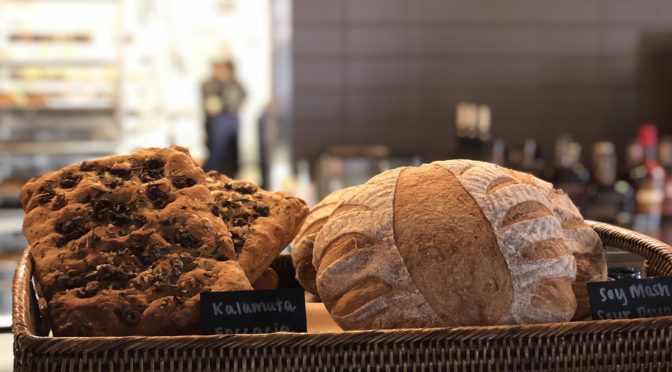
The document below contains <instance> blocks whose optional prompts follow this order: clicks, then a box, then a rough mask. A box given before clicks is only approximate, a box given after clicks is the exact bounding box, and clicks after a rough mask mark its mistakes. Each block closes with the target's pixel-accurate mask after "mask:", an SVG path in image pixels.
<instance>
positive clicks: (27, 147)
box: [0, 141, 117, 155]
mask: <svg viewBox="0 0 672 372" xmlns="http://www.w3.org/2000/svg"><path fill="white" fill-rule="evenodd" d="M116 145H117V144H116V142H113V141H61V142H0V154H3V153H6V154H11V155H35V154H68V155H78V154H92V155H107V154H112V153H114V152H115V150H116Z"/></svg>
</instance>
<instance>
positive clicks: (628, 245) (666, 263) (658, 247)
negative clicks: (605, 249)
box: [586, 220, 672, 276]
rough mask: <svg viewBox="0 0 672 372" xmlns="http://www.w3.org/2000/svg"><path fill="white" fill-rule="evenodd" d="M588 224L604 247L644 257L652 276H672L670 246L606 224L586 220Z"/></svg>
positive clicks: (671, 248) (671, 252) (671, 249)
mask: <svg viewBox="0 0 672 372" xmlns="http://www.w3.org/2000/svg"><path fill="white" fill-rule="evenodd" d="M586 223H587V224H588V225H590V227H592V228H593V230H595V232H596V233H597V235H598V236H599V237H600V239H602V242H603V243H604V245H608V246H610V247H615V248H620V249H622V250H624V251H628V252H630V253H634V254H636V255H638V256H641V257H643V258H644V259H645V260H646V271H647V273H648V274H649V275H650V276H667V275H672V247H670V246H669V245H667V244H665V243H663V242H661V241H659V240H656V239H654V238H651V237H649V236H646V235H644V234H640V233H637V232H634V231H632V230H627V229H624V228H621V227H617V226H613V225H609V224H606V223H602V222H596V221H590V220H586Z"/></svg>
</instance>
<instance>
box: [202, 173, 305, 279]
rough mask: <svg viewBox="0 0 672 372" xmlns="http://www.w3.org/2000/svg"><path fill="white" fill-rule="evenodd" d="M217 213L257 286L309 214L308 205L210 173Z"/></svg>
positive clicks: (249, 184)
mask: <svg viewBox="0 0 672 372" xmlns="http://www.w3.org/2000/svg"><path fill="white" fill-rule="evenodd" d="M207 184H208V188H209V189H210V192H211V193H212V197H213V198H214V201H215V207H214V209H213V210H214V211H215V213H216V214H217V215H219V216H221V218H222V221H224V222H225V223H226V226H227V227H228V230H229V231H230V232H231V238H232V240H233V245H234V249H235V253H236V256H237V259H238V262H240V266H242V268H243V270H245V274H247V277H248V278H249V280H250V282H252V283H254V282H255V281H256V280H257V279H259V277H260V276H261V275H262V273H263V272H264V270H266V268H267V267H269V266H270V265H271V263H273V260H274V259H275V257H277V255H278V254H279V253H280V252H281V251H282V250H283V249H284V248H285V247H286V246H287V245H288V244H289V243H290V242H291V241H292V239H293V238H294V235H296V233H297V231H298V230H299V228H300V227H301V224H302V223H303V220H304V219H305V218H306V215H307V214H308V207H307V206H306V203H305V202H304V201H303V200H301V199H299V198H294V197H290V196H286V195H284V194H283V193H280V192H269V191H266V190H263V189H261V188H259V187H258V186H257V185H255V184H253V183H251V182H246V181H237V180H232V179H230V178H228V177H227V176H225V175H223V174H219V173H217V172H214V171H213V172H208V174H207Z"/></svg>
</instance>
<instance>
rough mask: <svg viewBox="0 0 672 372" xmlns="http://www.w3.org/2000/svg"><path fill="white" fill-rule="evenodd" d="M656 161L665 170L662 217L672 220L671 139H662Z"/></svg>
mask: <svg viewBox="0 0 672 372" xmlns="http://www.w3.org/2000/svg"><path fill="white" fill-rule="evenodd" d="M658 159H660V165H661V166H662V167H663V169H665V186H664V196H663V217H665V218H666V219H669V218H672V137H663V138H661V139H660V144H659V145H658Z"/></svg>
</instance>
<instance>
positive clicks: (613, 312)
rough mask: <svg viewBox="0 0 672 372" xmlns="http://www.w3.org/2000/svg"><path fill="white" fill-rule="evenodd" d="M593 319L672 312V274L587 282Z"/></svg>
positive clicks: (648, 315)
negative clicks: (670, 275) (671, 275)
mask: <svg viewBox="0 0 672 372" xmlns="http://www.w3.org/2000/svg"><path fill="white" fill-rule="evenodd" d="M588 296H589V297H590V306H591V309H592V313H593V319H630V318H649V317H657V316H669V315H672V277H669V276H664V277H662V276H661V277H656V278H645V279H623V280H616V281H610V282H593V283H588Z"/></svg>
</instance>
